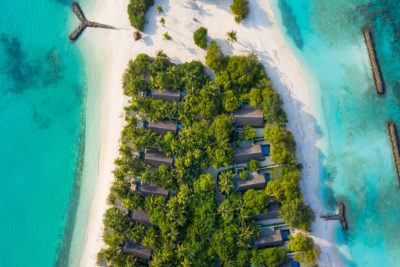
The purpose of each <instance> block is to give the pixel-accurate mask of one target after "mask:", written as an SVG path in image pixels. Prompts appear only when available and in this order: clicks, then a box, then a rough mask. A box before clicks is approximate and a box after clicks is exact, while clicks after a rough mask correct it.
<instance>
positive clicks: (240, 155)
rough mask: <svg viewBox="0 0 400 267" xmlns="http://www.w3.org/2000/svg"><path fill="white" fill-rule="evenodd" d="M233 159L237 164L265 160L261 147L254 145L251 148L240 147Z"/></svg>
mask: <svg viewBox="0 0 400 267" xmlns="http://www.w3.org/2000/svg"><path fill="white" fill-rule="evenodd" d="M233 159H234V160H235V162H236V163H246V162H249V161H250V160H252V159H255V160H263V159H264V157H263V155H262V151H261V146H260V145H253V146H251V147H240V148H236V149H235V154H234V155H233Z"/></svg>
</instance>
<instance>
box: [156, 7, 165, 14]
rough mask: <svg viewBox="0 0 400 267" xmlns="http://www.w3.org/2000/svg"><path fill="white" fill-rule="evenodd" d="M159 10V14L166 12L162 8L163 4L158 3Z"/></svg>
mask: <svg viewBox="0 0 400 267" xmlns="http://www.w3.org/2000/svg"><path fill="white" fill-rule="evenodd" d="M157 12H158V14H161V13H163V12H164V9H163V8H162V6H161V5H158V6H157Z"/></svg>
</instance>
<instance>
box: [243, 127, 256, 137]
mask: <svg viewBox="0 0 400 267" xmlns="http://www.w3.org/2000/svg"><path fill="white" fill-rule="evenodd" d="M255 137H256V129H254V128H252V127H251V126H249V125H246V127H244V129H243V139H244V140H253V139H254V138H255Z"/></svg>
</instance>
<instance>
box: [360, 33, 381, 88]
mask: <svg viewBox="0 0 400 267" xmlns="http://www.w3.org/2000/svg"><path fill="white" fill-rule="evenodd" d="M362 31H363V34H364V39H365V44H366V45H367V50H368V56H369V61H370V63H371V69H372V74H373V76H374V81H375V86H376V91H377V92H378V94H379V95H383V94H385V85H384V83H383V78H382V73H381V70H380V68H379V64H378V59H377V58H376V51H375V45H374V40H373V37H372V32H371V30H370V29H369V28H367V27H365V28H363V30H362Z"/></svg>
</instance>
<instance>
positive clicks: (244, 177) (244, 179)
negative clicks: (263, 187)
mask: <svg viewBox="0 0 400 267" xmlns="http://www.w3.org/2000/svg"><path fill="white" fill-rule="evenodd" d="M248 177H249V174H248V173H247V172H241V173H239V178H240V179H242V180H243V181H246V180H247V178H248Z"/></svg>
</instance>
